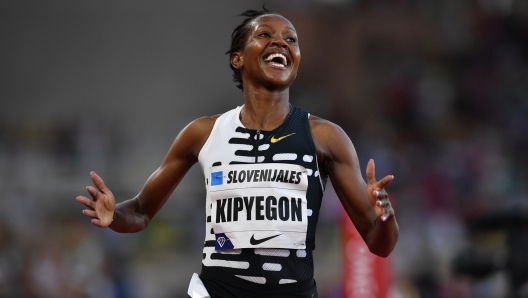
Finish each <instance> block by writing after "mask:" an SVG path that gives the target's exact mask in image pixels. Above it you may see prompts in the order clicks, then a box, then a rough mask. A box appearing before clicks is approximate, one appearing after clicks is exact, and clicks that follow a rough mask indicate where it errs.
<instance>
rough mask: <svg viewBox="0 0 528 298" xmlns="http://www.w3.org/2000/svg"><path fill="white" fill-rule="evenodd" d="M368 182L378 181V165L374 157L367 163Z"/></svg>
mask: <svg viewBox="0 0 528 298" xmlns="http://www.w3.org/2000/svg"><path fill="white" fill-rule="evenodd" d="M366 173H367V182H368V184H374V183H376V165H375V164H374V159H370V160H369V162H368V164H367V171H366Z"/></svg>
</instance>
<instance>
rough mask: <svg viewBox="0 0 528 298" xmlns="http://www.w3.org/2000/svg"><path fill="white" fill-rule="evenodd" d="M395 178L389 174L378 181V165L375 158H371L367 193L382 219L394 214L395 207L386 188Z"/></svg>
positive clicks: (368, 169) (368, 168)
mask: <svg viewBox="0 0 528 298" xmlns="http://www.w3.org/2000/svg"><path fill="white" fill-rule="evenodd" d="M393 179H394V176H392V175H387V176H385V177H383V178H382V179H381V180H379V181H376V166H375V165H374V160H373V159H371V160H369V162H368V164H367V180H368V181H367V195H368V198H369V200H370V203H371V204H372V206H373V207H374V210H375V211H376V215H377V217H378V218H381V220H382V221H386V220H387V219H389V217H391V216H394V209H392V206H391V203H390V201H389V195H388V194H387V192H386V191H385V189H384V188H385V186H386V185H387V184H389V183H390V182H391V181H392V180H393Z"/></svg>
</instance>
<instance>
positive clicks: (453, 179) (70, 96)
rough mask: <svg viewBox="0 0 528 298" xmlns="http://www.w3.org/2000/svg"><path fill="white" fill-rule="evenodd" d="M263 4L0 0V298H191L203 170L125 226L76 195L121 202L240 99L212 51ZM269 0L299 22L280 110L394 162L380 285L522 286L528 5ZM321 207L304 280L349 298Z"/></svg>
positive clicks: (331, 219) (434, 289)
mask: <svg viewBox="0 0 528 298" xmlns="http://www.w3.org/2000/svg"><path fill="white" fill-rule="evenodd" d="M262 2H263V1H241V0H238V1H212V0H210V1H205V0H200V1H185V2H184V1H168V0H167V1H161V0H156V1H139V0H130V1H116V0H110V1H103V0H93V1H59V0H51V1H24V0H22V1H10V0H7V1H1V2H0V177H1V178H0V297H109V298H110V297H121V298H128V297H132V298H140V297H154V298H157V297H184V296H185V294H184V293H185V292H186V289H187V286H188V282H189V280H190V278H191V275H192V273H193V272H199V270H200V266H201V263H200V260H201V246H202V244H203V239H204V233H205V231H204V221H205V216H204V207H205V206H204V197H205V192H204V187H203V178H202V175H201V173H200V170H199V167H197V166H195V167H194V168H193V169H192V170H191V171H190V172H189V174H188V175H187V176H186V178H185V179H184V180H183V181H182V183H181V185H180V186H179V187H178V188H177V189H176V191H175V192H174V194H173V196H172V197H171V199H169V201H168V202H167V204H166V206H165V207H164V208H163V209H162V210H161V212H160V213H159V215H158V216H157V217H156V218H155V220H154V221H153V222H152V223H151V226H150V227H149V228H148V229H147V230H145V231H143V232H141V233H138V234H131V235H123V234H117V233H114V232H112V231H111V230H101V229H98V228H96V227H94V226H91V225H90V224H89V220H87V219H86V218H85V217H84V216H83V215H82V214H81V210H82V209H83V208H82V206H81V205H80V204H78V203H77V202H76V201H75V197H76V196H77V195H79V194H85V190H84V188H85V186H86V185H88V184H89V183H90V179H89V172H90V171H92V170H93V171H96V172H97V173H98V174H100V175H101V176H102V177H103V178H104V179H105V181H106V183H107V185H108V186H109V187H110V188H111V189H112V190H113V192H114V194H115V195H116V197H117V199H118V201H123V200H125V199H128V198H131V197H133V196H134V195H136V194H137V193H138V192H139V190H140V189H141V187H142V185H143V183H144V182H145V180H146V179H147V178H148V176H149V175H150V174H151V173H152V172H153V171H154V170H155V169H156V168H157V167H158V166H159V164H160V163H161V161H162V159H163V157H164V155H165V153H166V152H167V150H168V148H169V146H170V144H171V143H172V141H173V139H174V137H175V136H176V135H177V133H178V132H179V131H180V130H181V129H182V128H183V127H184V126H185V125H186V124H187V123H188V122H190V121H191V120H193V119H195V118H197V117H200V116H203V115H213V114H218V113H222V112H224V111H226V110H228V109H230V108H232V107H234V106H236V105H240V104H241V103H242V94H241V93H240V92H239V90H238V89H236V87H235V85H234V84H233V83H232V82H231V71H230V69H229V66H228V65H229V64H228V57H227V56H226V55H224V52H225V51H226V50H227V49H228V47H229V38H230V33H231V31H232V30H233V28H234V27H235V26H236V25H238V24H239V23H240V22H241V18H238V17H235V16H236V15H237V14H239V13H241V12H242V11H243V10H245V9H248V8H259V7H261V5H262ZM266 5H267V6H268V8H270V9H272V10H275V11H277V12H280V13H282V14H283V15H285V16H286V17H287V18H289V19H290V20H291V21H292V23H293V24H294V26H295V27H296V29H297V31H298V33H299V37H300V46H301V53H302V63H301V67H300V72H299V75H298V78H297V81H296V82H295V83H294V85H293V87H292V88H291V101H292V103H293V104H295V105H298V106H300V107H303V108H305V109H306V110H308V111H310V112H312V113H313V114H315V115H318V116H320V117H323V118H327V119H330V120H332V121H333V122H335V123H338V124H339V125H341V126H342V127H343V128H344V129H345V131H347V133H348V134H349V136H350V137H351V139H352V141H353V142H354V144H355V146H356V150H357V152H358V155H359V157H360V162H361V165H362V167H363V168H364V167H365V165H366V162H367V161H368V159H369V158H374V159H375V160H376V166H377V176H378V177H381V176H382V175H386V174H394V175H395V180H394V182H393V183H391V185H390V187H389V189H388V191H389V193H390V195H391V197H392V199H393V202H394V205H395V209H396V214H397V218H398V222H399V224H400V231H401V235H400V240H399V242H398V245H397V247H396V249H395V251H394V252H393V254H392V255H391V257H390V261H391V263H392V272H393V278H392V280H391V283H390V291H389V293H390V294H389V297H394V298H396V297H403V298H407V297H411V298H414V297H417V298H418V297H441V298H448V297H478V298H482V297H483V298H486V297H490V298H495V297H528V269H526V268H528V255H527V252H528V228H527V221H528V220H527V218H528V215H527V214H528V212H527V210H528V209H527V208H526V204H527V202H528V154H527V153H528V1H526V0H445V1H439V0H419V1H418V0H372V1H362V0H312V1H301V0H296V1H266ZM322 208H323V211H322V214H321V218H320V221H319V226H318V239H317V249H316V250H315V255H316V259H315V262H316V280H317V282H318V286H319V292H320V296H321V297H336V298H337V297H344V296H343V291H342V282H341V280H340V276H342V272H341V268H342V264H343V261H342V256H341V254H342V250H341V247H340V245H341V244H340V234H339V217H338V216H336V214H338V212H336V210H339V209H340V204H339V202H338V200H337V198H336V197H335V194H333V193H332V192H331V191H329V192H328V193H327V194H326V197H325V201H324V204H323V207H322ZM365 297H368V296H365Z"/></svg>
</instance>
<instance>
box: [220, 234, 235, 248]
mask: <svg viewBox="0 0 528 298" xmlns="http://www.w3.org/2000/svg"><path fill="white" fill-rule="evenodd" d="M215 237H216V243H215V249H216V250H225V249H233V248H234V247H233V243H231V240H230V239H229V237H227V236H226V234H224V233H218V234H215Z"/></svg>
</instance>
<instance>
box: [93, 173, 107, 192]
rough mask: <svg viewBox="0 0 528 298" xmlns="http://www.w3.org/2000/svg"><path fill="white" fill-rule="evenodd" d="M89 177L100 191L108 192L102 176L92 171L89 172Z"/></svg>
mask: <svg viewBox="0 0 528 298" xmlns="http://www.w3.org/2000/svg"><path fill="white" fill-rule="evenodd" d="M90 177H91V178H92V182H93V183H94V185H95V187H97V188H98V189H99V191H100V192H102V193H109V192H110V190H109V189H108V188H107V187H106V185H105V184H104V181H103V178H101V177H100V176H99V175H97V174H96V173H95V172H94V171H92V172H90Z"/></svg>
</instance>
